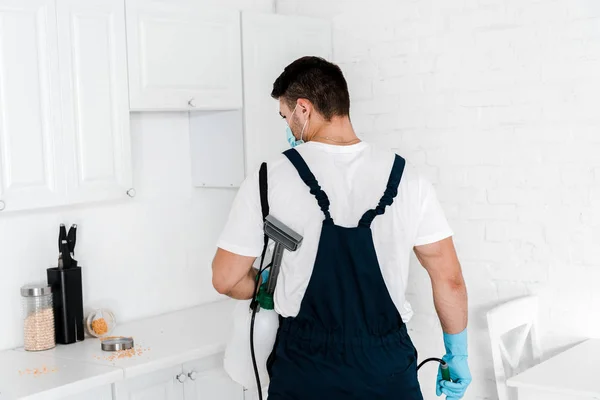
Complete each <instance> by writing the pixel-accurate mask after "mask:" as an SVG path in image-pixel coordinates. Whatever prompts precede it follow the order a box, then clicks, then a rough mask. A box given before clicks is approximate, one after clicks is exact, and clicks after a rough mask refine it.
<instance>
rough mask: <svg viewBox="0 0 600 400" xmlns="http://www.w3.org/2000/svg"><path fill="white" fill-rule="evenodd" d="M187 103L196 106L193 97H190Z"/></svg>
mask: <svg viewBox="0 0 600 400" xmlns="http://www.w3.org/2000/svg"><path fill="white" fill-rule="evenodd" d="M188 105H189V106H190V107H196V105H195V104H194V98H193V97H192V98H191V99H190V101H188Z"/></svg>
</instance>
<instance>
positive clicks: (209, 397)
mask: <svg viewBox="0 0 600 400" xmlns="http://www.w3.org/2000/svg"><path fill="white" fill-rule="evenodd" d="M183 371H184V372H185V373H187V376H188V381H187V382H186V384H185V385H184V398H185V400H244V390H243V388H242V387H241V386H240V385H238V384H237V383H235V382H234V381H232V380H231V378H230V377H229V376H228V375H227V373H226V372H225V370H224V369H223V354H222V353H221V354H218V355H216V356H212V357H208V358H204V359H201V360H196V361H192V362H189V363H186V364H184V365H183Z"/></svg>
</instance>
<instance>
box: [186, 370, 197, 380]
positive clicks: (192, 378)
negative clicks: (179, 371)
mask: <svg viewBox="0 0 600 400" xmlns="http://www.w3.org/2000/svg"><path fill="white" fill-rule="evenodd" d="M188 377H189V378H190V379H191V380H193V381H195V380H196V379H198V373H197V372H196V371H192V372H190V373H189V374H188Z"/></svg>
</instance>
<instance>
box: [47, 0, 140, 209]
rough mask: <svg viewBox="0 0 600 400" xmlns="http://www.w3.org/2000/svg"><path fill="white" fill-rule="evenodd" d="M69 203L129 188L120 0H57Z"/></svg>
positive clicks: (117, 195)
mask: <svg viewBox="0 0 600 400" xmlns="http://www.w3.org/2000/svg"><path fill="white" fill-rule="evenodd" d="M57 19H58V24H57V26H58V52H59V59H60V77H61V94H62V101H63V103H62V115H63V118H62V120H63V132H64V135H65V146H64V149H65V153H64V160H65V163H66V172H67V180H66V183H67V201H68V202H69V203H78V202H87V201H102V200H109V199H115V198H117V199H118V198H123V197H125V196H126V192H127V190H129V189H130V188H131V169H132V167H131V148H130V146H131V145H130V133H129V103H128V100H129V98H128V90H127V50H126V41H125V10H124V3H123V0H83V1H82V0H57Z"/></svg>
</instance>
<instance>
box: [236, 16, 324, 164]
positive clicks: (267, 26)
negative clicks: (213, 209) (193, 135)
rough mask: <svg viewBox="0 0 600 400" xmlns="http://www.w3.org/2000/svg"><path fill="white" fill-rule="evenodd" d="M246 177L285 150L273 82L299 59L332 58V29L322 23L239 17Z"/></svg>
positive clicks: (286, 146)
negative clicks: (240, 24) (308, 57)
mask: <svg viewBox="0 0 600 400" xmlns="http://www.w3.org/2000/svg"><path fill="white" fill-rule="evenodd" d="M242 32H243V59H244V116H245V117H244V118H245V120H244V125H245V129H244V134H245V140H244V143H245V146H246V149H245V150H246V153H245V154H246V173H247V174H252V173H254V172H255V171H256V170H257V169H258V167H259V166H260V163H261V162H263V161H268V160H269V159H271V158H273V157H275V156H277V155H278V154H279V153H281V152H282V151H283V150H285V149H287V148H289V144H288V143H287V141H286V136H285V127H286V125H285V121H282V120H281V117H280V116H279V114H278V113H277V110H278V104H277V102H276V101H274V100H273V99H272V98H271V97H270V94H271V90H272V88H273V82H274V81H275V79H276V78H277V77H278V76H279V75H280V74H281V73H282V72H283V69H284V68H285V67H286V66H287V65H288V64H290V63H291V62H292V61H294V60H296V59H297V58H299V57H302V56H320V57H324V58H326V59H331V55H332V54H331V53H332V44H331V25H330V23H329V22H328V21H326V20H320V19H314V18H304V17H294V16H282V15H269V14H258V13H252V12H245V13H243V14H242Z"/></svg>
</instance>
